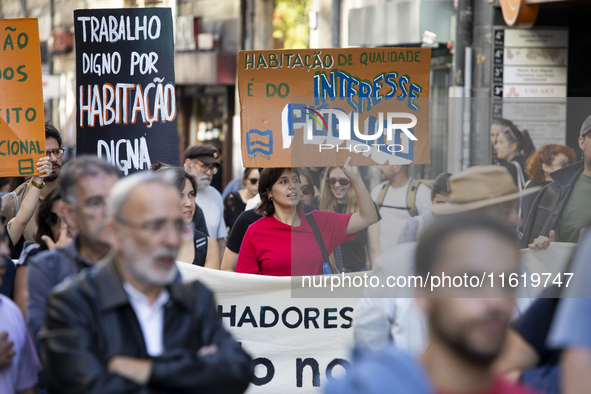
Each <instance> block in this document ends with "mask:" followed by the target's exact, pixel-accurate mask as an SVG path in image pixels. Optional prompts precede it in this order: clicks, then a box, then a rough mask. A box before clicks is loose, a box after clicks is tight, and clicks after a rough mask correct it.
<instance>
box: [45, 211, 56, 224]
mask: <svg viewBox="0 0 591 394" xmlns="http://www.w3.org/2000/svg"><path fill="white" fill-rule="evenodd" d="M59 221H60V217H59V216H57V213H55V212H49V214H48V215H47V216H46V217H45V219H43V222H44V223H45V224H47V225H48V226H54V225H56V224H58V223H59Z"/></svg>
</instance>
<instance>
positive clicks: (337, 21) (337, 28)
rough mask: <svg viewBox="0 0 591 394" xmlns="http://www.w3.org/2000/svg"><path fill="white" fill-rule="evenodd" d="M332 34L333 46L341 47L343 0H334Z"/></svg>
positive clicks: (331, 16) (331, 21) (331, 22)
mask: <svg viewBox="0 0 591 394" xmlns="http://www.w3.org/2000/svg"><path fill="white" fill-rule="evenodd" d="M330 34H331V36H332V47H333V48H340V47H341V0H332V9H331V15H330Z"/></svg>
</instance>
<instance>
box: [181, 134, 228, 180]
mask: <svg viewBox="0 0 591 394" xmlns="http://www.w3.org/2000/svg"><path fill="white" fill-rule="evenodd" d="M219 157H220V153H219V152H218V150H217V149H216V148H215V147H213V146H211V145H207V144H203V145H191V146H189V147H188V148H187V149H185V170H186V171H187V172H188V173H189V174H191V175H193V176H194V177H195V179H196V180H197V185H198V186H199V189H204V188H206V187H207V186H209V184H210V183H211V180H212V179H213V176H214V175H215V174H216V173H217V172H218V169H219V167H220V162H219V161H218V158H219Z"/></svg>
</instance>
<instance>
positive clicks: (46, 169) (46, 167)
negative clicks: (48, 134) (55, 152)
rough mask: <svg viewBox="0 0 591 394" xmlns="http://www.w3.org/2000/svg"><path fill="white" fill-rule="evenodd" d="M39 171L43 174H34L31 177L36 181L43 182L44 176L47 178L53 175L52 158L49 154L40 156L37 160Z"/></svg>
mask: <svg viewBox="0 0 591 394" xmlns="http://www.w3.org/2000/svg"><path fill="white" fill-rule="evenodd" d="M37 171H38V172H39V173H40V174H41V175H39V176H34V177H33V178H31V179H32V180H35V181H36V182H39V183H43V181H42V178H46V177H48V176H49V175H51V159H50V158H49V157H47V156H44V157H42V158H40V159H39V161H38V162H37Z"/></svg>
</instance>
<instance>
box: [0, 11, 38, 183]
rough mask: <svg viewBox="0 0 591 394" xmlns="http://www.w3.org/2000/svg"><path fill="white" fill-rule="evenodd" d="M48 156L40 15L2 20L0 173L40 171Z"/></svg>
mask: <svg viewBox="0 0 591 394" xmlns="http://www.w3.org/2000/svg"><path fill="white" fill-rule="evenodd" d="M43 156H45V124H44V117H43V89H42V82H41V51H40V49H39V27H38V24H37V19H34V18H27V19H2V20H0V176H2V177H7V176H25V175H38V174H39V173H38V172H37V165H36V164H37V161H39V159H40V158H41V157H43Z"/></svg>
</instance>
